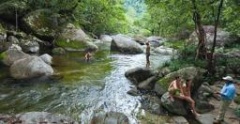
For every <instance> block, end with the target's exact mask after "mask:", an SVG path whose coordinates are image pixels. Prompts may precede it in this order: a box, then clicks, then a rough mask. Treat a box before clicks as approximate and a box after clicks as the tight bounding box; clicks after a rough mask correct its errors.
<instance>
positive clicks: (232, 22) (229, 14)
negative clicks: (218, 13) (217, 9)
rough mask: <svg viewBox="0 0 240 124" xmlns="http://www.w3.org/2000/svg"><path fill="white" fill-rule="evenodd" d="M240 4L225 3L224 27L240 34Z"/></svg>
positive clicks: (231, 0) (231, 1)
mask: <svg viewBox="0 0 240 124" xmlns="http://www.w3.org/2000/svg"><path fill="white" fill-rule="evenodd" d="M239 5H240V3H239V2H238V1H237V0H227V1H225V6H224V10H223V18H222V21H223V23H222V24H223V26H224V27H225V28H226V29H227V30H228V31H230V32H232V33H235V34H240V30H239V27H240V17H239V16H238V15H239V13H240V7H239Z"/></svg>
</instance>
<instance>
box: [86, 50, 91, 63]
mask: <svg viewBox="0 0 240 124" xmlns="http://www.w3.org/2000/svg"><path fill="white" fill-rule="evenodd" d="M91 57H92V54H91V52H90V51H88V52H87V53H86V54H85V61H86V62H89V61H90V58H91Z"/></svg>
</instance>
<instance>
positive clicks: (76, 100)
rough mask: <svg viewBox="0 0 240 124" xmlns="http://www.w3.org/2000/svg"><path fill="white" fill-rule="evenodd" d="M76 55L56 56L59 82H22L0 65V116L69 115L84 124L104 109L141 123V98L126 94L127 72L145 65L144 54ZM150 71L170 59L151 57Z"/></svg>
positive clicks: (107, 53)
mask: <svg viewBox="0 0 240 124" xmlns="http://www.w3.org/2000/svg"><path fill="white" fill-rule="evenodd" d="M82 56H83V55H82V54H80V53H77V52H72V53H68V54H66V55H64V56H54V65H53V67H54V69H55V71H56V72H57V73H59V74H61V75H63V77H62V78H61V79H60V80H55V79H52V80H42V79H38V80H36V79H34V80H21V81H19V80H18V81H16V80H13V79H12V78H11V77H9V76H8V68H6V67H4V66H0V68H1V69H0V113H5V114H15V113H20V112H29V111H46V112H51V113H60V114H63V115H67V116H70V117H72V118H74V119H75V120H77V121H79V122H81V123H83V124H85V123H89V120H90V119H91V117H92V115H93V112H94V111H95V110H98V109H101V110H104V111H115V112H120V113H124V114H125V115H127V117H128V118H129V120H130V122H131V123H132V124H135V123H138V122H137V118H136V115H137V114H138V112H139V109H140V106H141V104H140V102H139V100H140V97H134V96H130V95H128V94H127V91H128V90H130V88H131V86H132V84H131V83H130V82H129V81H128V80H127V79H126V78H125V76H124V73H125V72H126V71H127V70H129V69H132V68H135V67H144V66H145V55H144V54H138V55H121V54H111V53H109V52H102V53H96V54H95V55H94V60H92V61H91V62H90V63H86V62H85V61H84V60H83V57H82ZM150 59H151V68H156V67H158V66H159V65H161V64H162V63H163V62H165V61H168V60H169V59H170V57H169V56H163V55H151V57H150Z"/></svg>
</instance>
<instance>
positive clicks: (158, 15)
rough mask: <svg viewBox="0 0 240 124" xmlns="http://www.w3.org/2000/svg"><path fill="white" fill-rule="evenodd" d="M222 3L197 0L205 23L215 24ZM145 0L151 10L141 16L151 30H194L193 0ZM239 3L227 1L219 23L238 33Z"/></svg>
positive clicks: (167, 33)
mask: <svg viewBox="0 0 240 124" xmlns="http://www.w3.org/2000/svg"><path fill="white" fill-rule="evenodd" d="M219 3H220V2H219V1H196V5H197V8H198V11H199V12H200V15H201V20H202V23H203V24H204V25H214V23H215V22H214V21H215V19H216V15H217V10H218V6H219ZM146 4H147V5H148V13H147V14H146V18H144V20H142V25H143V26H144V27H145V28H146V29H148V30H150V31H151V32H152V34H154V35H162V36H175V35H176V34H178V33H180V32H181V31H182V30H185V29H190V30H193V28H194V23H193V20H192V18H193V11H192V9H193V5H192V3H191V1H190V0H189V1H183V0H180V1H179V0H161V1H159V0H146ZM239 5H240V3H239V1H237V0H227V1H224V6H223V9H222V10H223V11H222V14H221V15H220V27H222V28H226V29H227V30H228V31H231V32H233V33H235V34H240V30H239V27H240V16H238V14H239V13H240V7H239ZM179 15H180V16H179ZM145 21H146V22H147V23H146V22H145Z"/></svg>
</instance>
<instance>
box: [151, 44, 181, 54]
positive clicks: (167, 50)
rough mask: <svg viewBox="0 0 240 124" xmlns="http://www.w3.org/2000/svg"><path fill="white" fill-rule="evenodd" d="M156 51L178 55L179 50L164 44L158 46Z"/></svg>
mask: <svg viewBox="0 0 240 124" xmlns="http://www.w3.org/2000/svg"><path fill="white" fill-rule="evenodd" d="M154 51H155V52H156V53H159V54H163V55H176V54H177V50H175V49H173V48H169V47H164V46H160V47H157V48H156V49H154Z"/></svg>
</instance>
